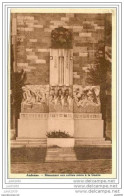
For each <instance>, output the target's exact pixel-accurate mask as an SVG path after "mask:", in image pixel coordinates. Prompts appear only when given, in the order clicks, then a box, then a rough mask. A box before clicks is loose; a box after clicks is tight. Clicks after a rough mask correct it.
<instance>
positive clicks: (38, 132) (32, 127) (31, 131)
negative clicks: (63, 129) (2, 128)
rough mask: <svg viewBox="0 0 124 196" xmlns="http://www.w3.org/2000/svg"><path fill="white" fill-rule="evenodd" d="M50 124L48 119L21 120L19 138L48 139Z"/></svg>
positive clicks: (19, 122)
mask: <svg viewBox="0 0 124 196" xmlns="http://www.w3.org/2000/svg"><path fill="white" fill-rule="evenodd" d="M47 130H48V123H47V120H46V119H39V120H38V119H37V120H35V119H31V120H29V119H19V120H18V137H19V138H46V132H47Z"/></svg>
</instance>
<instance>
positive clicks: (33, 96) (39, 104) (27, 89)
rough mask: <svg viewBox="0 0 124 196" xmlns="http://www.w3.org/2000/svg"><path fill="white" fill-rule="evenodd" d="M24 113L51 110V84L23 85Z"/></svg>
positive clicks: (22, 110)
mask: <svg viewBox="0 0 124 196" xmlns="http://www.w3.org/2000/svg"><path fill="white" fill-rule="evenodd" d="M22 91H23V99H22V103H21V112H22V113H28V112H30V113H33V112H36V113H47V112H49V101H48V100H49V85H26V86H23V87H22Z"/></svg>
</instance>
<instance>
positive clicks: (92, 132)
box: [74, 119, 103, 138]
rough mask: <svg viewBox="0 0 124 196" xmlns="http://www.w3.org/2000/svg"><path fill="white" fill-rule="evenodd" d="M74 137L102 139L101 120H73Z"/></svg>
mask: <svg viewBox="0 0 124 196" xmlns="http://www.w3.org/2000/svg"><path fill="white" fill-rule="evenodd" d="M74 130H75V131H74V137H79V138H80V137H81V138H83V137H84V138H85V137H87V138H98V137H101V138H103V120H100V119H98V120H96V119H95V120H90V119H88V120H84V119H79V120H78V119H75V121H74Z"/></svg>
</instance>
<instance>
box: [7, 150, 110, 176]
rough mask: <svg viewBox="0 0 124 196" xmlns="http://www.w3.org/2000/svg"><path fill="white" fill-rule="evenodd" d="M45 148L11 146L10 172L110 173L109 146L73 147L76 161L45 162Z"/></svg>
mask: <svg viewBox="0 0 124 196" xmlns="http://www.w3.org/2000/svg"><path fill="white" fill-rule="evenodd" d="M46 150H47V149H46V148H12V149H11V172H12V173H22V174H27V173H40V174H42V173H43V174H44V173H63V174H64V173H66V174H73V173H76V174H78V173H79V174H86V173H90V174H110V173H111V172H112V160H111V157H112V153H111V148H97V147H80V148H74V150H75V152H76V156H77V160H78V161H74V162H72V161H68V162H64V161H63V162H53V163H46V162H45V156H46Z"/></svg>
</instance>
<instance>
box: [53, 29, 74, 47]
mask: <svg viewBox="0 0 124 196" xmlns="http://www.w3.org/2000/svg"><path fill="white" fill-rule="evenodd" d="M51 43H52V48H72V33H71V31H70V30H68V29H66V28H63V27H59V28H56V29H54V30H53V31H52V33H51Z"/></svg>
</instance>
